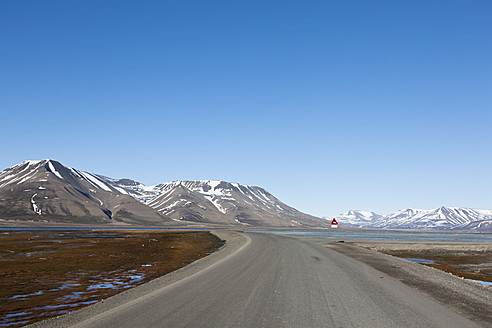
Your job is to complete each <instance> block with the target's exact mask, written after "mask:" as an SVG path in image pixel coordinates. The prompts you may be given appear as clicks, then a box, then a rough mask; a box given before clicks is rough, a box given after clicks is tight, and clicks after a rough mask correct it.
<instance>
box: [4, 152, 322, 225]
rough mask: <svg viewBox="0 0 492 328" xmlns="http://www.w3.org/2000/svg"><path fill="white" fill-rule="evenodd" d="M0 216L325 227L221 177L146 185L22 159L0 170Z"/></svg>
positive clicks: (257, 190) (256, 190) (267, 195)
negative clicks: (18, 162)
mask: <svg viewBox="0 0 492 328" xmlns="http://www.w3.org/2000/svg"><path fill="white" fill-rule="evenodd" d="M0 218H2V219H4V220H24V221H25V220H28V221H41V222H49V221H56V222H75V223H132V224H157V225H158V224H176V225H179V224H196V223H213V224H225V225H236V226H277V227H327V226H328V223H327V222H326V220H323V219H320V218H316V217H313V216H310V215H307V214H304V213H301V212H299V211H297V210H296V209H294V208H292V207H290V206H288V205H286V204H284V203H282V202H281V201H279V200H278V199H277V198H276V197H274V196H273V195H271V194H270V193H269V192H267V191H266V190H264V189H262V188H260V187H253V186H247V185H241V184H238V183H229V182H225V181H214V180H197V181H173V182H166V183H161V184H158V185H155V186H145V185H143V184H141V183H139V182H136V181H133V180H131V179H113V178H108V177H105V176H102V175H97V174H93V173H88V172H84V171H80V170H76V169H73V168H67V167H65V166H63V165H62V164H60V163H58V162H56V161H53V160H43V161H26V162H23V163H20V164H17V165H15V166H13V167H11V168H8V169H6V170H4V171H3V172H1V173H0Z"/></svg>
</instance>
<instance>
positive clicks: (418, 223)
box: [337, 207, 492, 231]
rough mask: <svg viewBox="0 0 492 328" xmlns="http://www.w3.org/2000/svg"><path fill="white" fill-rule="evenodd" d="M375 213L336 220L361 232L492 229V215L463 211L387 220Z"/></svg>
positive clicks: (413, 213)
mask: <svg viewBox="0 0 492 328" xmlns="http://www.w3.org/2000/svg"><path fill="white" fill-rule="evenodd" d="M371 213H373V212H364V211H348V212H347V213H344V214H341V215H339V216H338V217H337V219H338V220H339V222H340V224H346V225H349V226H356V227H362V228H381V229H426V230H452V229H457V230H471V231H473V230H480V231H482V230H488V229H489V228H492V211H491V210H475V209H470V208H460V207H439V208H436V209H431V210H423V209H412V208H408V209H404V210H400V211H397V212H395V213H392V214H390V215H387V216H382V215H380V214H377V213H374V215H370V214H371Z"/></svg>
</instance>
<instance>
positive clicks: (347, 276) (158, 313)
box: [33, 233, 492, 328]
mask: <svg viewBox="0 0 492 328" xmlns="http://www.w3.org/2000/svg"><path fill="white" fill-rule="evenodd" d="M224 234H227V233H224ZM222 238H225V239H227V240H228V245H229V246H228V247H226V248H224V249H223V250H221V251H219V252H216V253H214V254H212V255H211V256H208V257H206V258H205V259H202V260H203V261H202V260H199V261H197V262H195V263H194V264H192V265H190V266H188V267H186V268H185V270H178V271H176V273H174V274H171V275H167V276H164V277H162V279H157V280H154V281H152V282H150V283H148V284H145V285H142V286H140V287H137V288H135V289H132V290H130V291H128V292H125V293H122V294H120V295H117V296H116V297H113V298H111V299H108V300H105V301H104V302H99V303H97V304H95V305H94V306H90V307H88V308H86V309H82V310H80V311H76V312H74V313H71V314H69V315H66V316H63V317H60V318H55V319H50V320H47V321H44V322H42V323H38V324H35V325H33V326H36V327H70V326H71V327H365V328H366V327H392V328H393V327H480V326H483V327H490V324H491V323H492V320H491V319H490V318H489V320H488V319H487V316H474V314H473V313H472V312H467V311H466V309H465V310H463V311H461V309H462V308H461V307H459V306H457V305H456V304H451V305H449V304H447V302H446V300H443V299H442V298H441V299H440V298H435V297H434V295H433V294H432V293H428V292H426V291H425V288H417V287H415V286H411V285H409V284H408V283H407V282H406V281H401V279H400V278H401V277H397V278H394V277H392V276H393V275H394V274H392V272H390V271H391V270H389V271H388V273H386V272H385V270H379V269H378V270H376V269H375V268H374V267H373V265H371V263H364V261H361V258H359V259H356V258H357V256H359V255H357V254H362V255H361V257H362V258H364V256H369V255H368V254H370V255H371V256H372V260H373V261H374V262H376V263H377V258H378V256H382V257H381V258H383V259H386V260H385V261H386V262H385V265H389V266H392V265H393V266H398V264H394V263H399V262H392V261H393V260H392V259H388V258H386V257H388V256H387V255H384V254H379V253H377V252H372V253H371V252H370V251H368V250H365V251H364V250H362V249H361V252H362V253H358V250H357V249H356V247H353V248H351V247H349V246H347V247H345V246H340V247H339V246H338V245H333V244H332V245H323V243H324V244H326V241H325V242H320V241H316V240H309V239H303V238H295V237H287V236H279V235H270V234H256V233H245V234H235V233H229V234H228V235H222ZM343 247H345V248H343ZM359 249H360V248H359ZM343 252H345V253H346V254H343ZM364 252H367V253H364ZM347 255H349V256H347ZM389 258H391V257H389ZM395 260H397V261H403V260H400V259H395ZM366 262H371V261H366ZM372 264H374V263H372ZM409 264H411V265H413V266H416V267H417V268H418V264H414V263H409ZM383 269H384V268H383ZM425 269H428V268H425ZM393 271H396V272H398V271H399V269H398V268H393ZM404 271H405V270H404ZM407 271H408V270H407ZM410 271H411V270H410ZM434 271H436V272H437V270H431V273H430V275H433V274H434V273H435V272H434ZM405 272H406V271H405ZM425 272H427V271H425ZM438 275H439V274H438ZM440 279H441V278H439V277H438V278H436V281H434V283H435V284H436V285H432V286H434V288H435V286H439V281H440ZM403 280H404V279H403ZM458 280H459V279H458ZM447 282H448V281H447V280H443V283H444V284H446V283H447ZM463 283H465V282H463ZM459 285H460V284H459V283H457V286H458V287H455V288H460V287H459ZM442 287H443V288H446V286H442ZM465 287H466V288H468V287H469V286H468V284H465ZM472 287H474V286H472ZM466 288H465V289H466ZM477 288H480V287H478V286H477ZM472 289H473V288H472ZM455 292H456V293H458V295H459V292H460V291H459V289H458V290H455ZM487 293H489V294H487ZM467 295H468V294H467ZM477 295H478V294H477ZM484 295H485V297H487V295H489V296H490V291H489V290H485V294H484ZM467 297H471V296H469V295H468V296H467ZM470 299H471V298H470ZM474 301H476V302H478V301H479V300H476V299H475V300H474ZM482 303H484V304H485V305H486V304H489V305H490V304H491V303H490V299H487V298H485V299H483V302H482ZM477 304H478V303H477Z"/></svg>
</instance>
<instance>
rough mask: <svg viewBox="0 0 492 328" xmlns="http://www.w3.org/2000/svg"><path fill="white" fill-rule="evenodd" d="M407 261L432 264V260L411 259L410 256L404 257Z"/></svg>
mask: <svg viewBox="0 0 492 328" xmlns="http://www.w3.org/2000/svg"><path fill="white" fill-rule="evenodd" d="M404 259H405V260H407V261H410V262H416V263H422V264H432V263H434V261H432V260H424V259H412V258H404Z"/></svg>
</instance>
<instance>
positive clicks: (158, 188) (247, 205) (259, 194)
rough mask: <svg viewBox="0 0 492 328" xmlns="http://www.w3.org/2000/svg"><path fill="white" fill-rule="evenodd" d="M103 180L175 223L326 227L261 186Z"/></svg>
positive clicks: (210, 181) (222, 182)
mask: <svg viewBox="0 0 492 328" xmlns="http://www.w3.org/2000/svg"><path fill="white" fill-rule="evenodd" d="M101 179H104V177H101ZM104 181H105V182H106V183H107V184H109V185H112V186H113V187H114V188H119V189H123V190H125V191H126V192H127V193H128V194H130V195H132V196H133V197H135V198H136V199H138V200H140V201H142V202H143V203H145V204H147V205H149V206H150V207H152V208H153V209H155V210H157V211H158V212H159V213H162V214H163V215H166V216H168V217H170V218H172V219H173V220H174V221H178V222H195V223H196V222H201V223H216V224H228V225H231V224H232V225H241V226H277V227H327V222H326V220H323V219H320V218H316V217H314V216H311V215H308V214H304V213H302V212H299V211H298V210H296V209H294V208H292V207H290V206H288V205H286V204H284V203H282V202H281V201H280V200H278V199H277V198H276V197H275V196H273V195H272V194H270V193H269V192H268V191H266V190H265V189H263V188H260V187H255V186H248V185H242V184H239V183H230V182H226V181H218V180H192V181H172V182H166V183H161V184H158V185H155V186H150V187H147V186H144V185H142V184H139V183H137V182H130V181H128V180H125V181H121V180H113V179H109V178H107V179H106V180H104Z"/></svg>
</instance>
